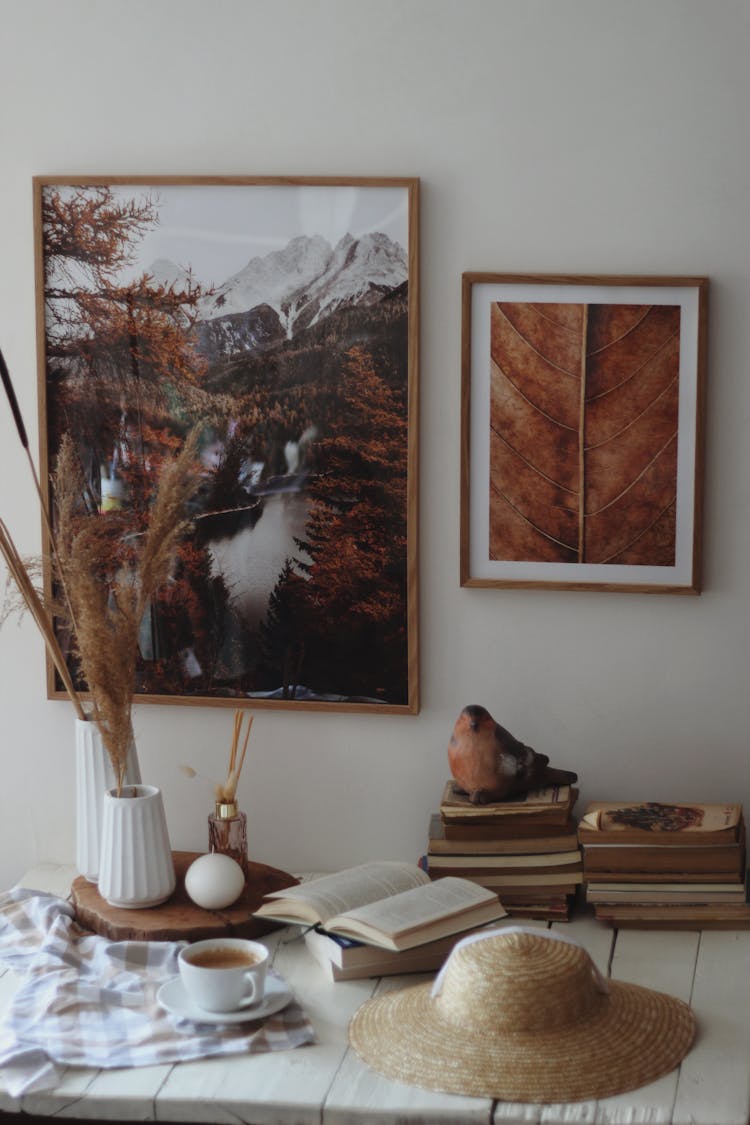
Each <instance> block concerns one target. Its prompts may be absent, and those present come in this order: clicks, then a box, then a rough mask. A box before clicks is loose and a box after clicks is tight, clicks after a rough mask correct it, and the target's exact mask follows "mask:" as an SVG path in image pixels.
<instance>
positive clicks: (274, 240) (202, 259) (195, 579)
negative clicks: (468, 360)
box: [34, 176, 419, 713]
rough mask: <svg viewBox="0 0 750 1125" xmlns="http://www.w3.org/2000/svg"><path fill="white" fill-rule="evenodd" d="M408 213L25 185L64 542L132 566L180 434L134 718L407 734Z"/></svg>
mask: <svg viewBox="0 0 750 1125" xmlns="http://www.w3.org/2000/svg"><path fill="white" fill-rule="evenodd" d="M418 189H419V184H418V181H417V180H416V179H390V178H389V179H359V178H358V179H347V178H328V177H326V178H312V179H302V178H283V179H275V178H267V177H266V178H246V177H220V178H219V177H216V178H214V177H202V178H185V177H151V178H147V177H90V176H89V177H75V178H70V177H68V178H61V177H44V176H40V177H37V178H36V179H35V181H34V201H35V234H36V264H37V305H38V325H39V329H38V340H39V349H38V350H39V398H40V422H41V426H40V428H41V444H42V457H41V462H42V479H43V480H46V479H49V474H50V473H51V472H52V471H53V470H54V468H55V464H56V460H57V457H58V451H59V450H60V448H61V443H62V442H63V441H64V440H65V448H66V450H67V449H68V448H69V446H70V441H69V440H68V439H71V440H72V444H73V448H74V451H75V458H76V461H77V471H78V472H80V476H81V480H82V482H83V483H82V486H81V489H80V495H78V496H77V498H76V500H75V503H74V505H73V507H74V513H73V515H74V519H75V521H77V523H76V526H81V527H86V528H89V529H90V528H96V529H97V532H96V533H97V534H98V536H99V539H100V540H101V539H102V537H104V538H105V539H106V536H107V535H108V534H112V535H114V534H115V531H114V530H112V529H114V528H117V529H119V530H118V531H117V535H118V537H119V541H120V542H121V541H122V537H123V534H124V535H126V536H128V537H130V542H131V543H137V540H138V536H139V535H140V534H142V528H143V521H144V518H145V516H144V514H147V513H148V510H149V504H150V503H151V502H152V497H153V494H154V482H155V479H156V477H157V475H158V472H159V468H160V466H161V464H163V463H164V461H165V458H167V457H168V456H169V455H171V454H173V453H175V452H177V451H179V450H180V449H182V448H183V446H184V444H185V441H186V437H187V435H188V434H190V435H191V439H190V440H191V443H192V442H193V441H194V440H196V439H195V436H194V435H195V434H196V433H197V435H198V436H197V446H196V454H195V472H196V473H198V474H199V475H200V486H199V488H198V490H197V492H196V493H195V496H194V499H193V500H192V506H191V510H190V513H189V514H190V529H189V534H187V535H186V536H185V537H184V539H183V540H182V542H181V544H180V547H179V550H178V552H177V556H176V559H175V562H174V565H173V568H172V572H171V577H170V580H169V582H168V583H167V584H166V585H165V586H164V588H163V589H161V590H160V591H159V593H158V595H157V596H155V597H154V598H153V599H152V602H151V604H150V607H149V611H148V613H147V614H146V616H145V617H144V619H143V622H142V625H141V630H140V638H139V667H138V682H139V696H138V698H139V699H143V700H146V701H149V700H150V701H155V702H159V701H163V702H170V703H174V702H186V703H208V704H217V705H218V704H222V703H224V704H227V705H232V706H236V705H237V702H238V701H240V700H247V701H251V702H252V704H253V706H256V705H257V706H272V707H284V708H300V707H303V708H308V709H329V710H362V711H367V712H383V711H388V712H407V713H415V712H416V711H417V710H418V672H417V651H418V650H417V569H416V568H417V542H416V536H417V513H416V497H417V481H416V473H417V378H418V376H417V363H418V241H417V231H418V215H417V210H418ZM191 448H192V444H191ZM53 509H54V505H53ZM53 518H54V511H53ZM86 521H89V522H88V523H87V522H86ZM117 565H118V564H117V562H116V557H115V555H114V553H113V555H112V559H111V566H112V567H116V566H117ZM46 583H47V589H48V592H49V593H50V594H51V593H53V592H54V591H53V588H52V585H53V584H52V580H51V576H50V574H49V573H48V574H47V575H46ZM59 639H60V641H61V644H62V646H63V647H64V649H65V653H66V660H67V662H68V664H69V666H70V669H71V671H72V673H73V675H74V676H75V677H78V680H79V683H80V673H79V669H78V667H77V660H76V653H75V651H73V649H72V646H70V645H69V644H68V645H67V647H66V636H65V632H64V629H63V628H62V627H61V628H60V635H59ZM48 684H49V688H50V693H51V694H52V695H55V694H59V691H58V689H59V684H58V683H57V682H56V680H55V678H54V674H53V670H52V669H51V668H50V669H49V670H48ZM81 687H82V688H85V684H81Z"/></svg>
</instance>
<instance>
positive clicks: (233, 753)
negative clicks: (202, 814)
mask: <svg viewBox="0 0 750 1125" xmlns="http://www.w3.org/2000/svg"><path fill="white" fill-rule="evenodd" d="M253 717H254V716H253V715H248V722H247V730H246V731H245V740H244V742H243V744H242V752H241V753H240V755H239V759H238V757H237V751H238V748H239V744H240V736H241V734H242V724H243V722H244V721H245V712H244V711H235V713H234V732H233V736H232V746H231V749H230V752H229V770H228V773H227V779H226V781H225V782H224V784H223V785H222V786H220V794H219V797H218V799H219V800H220V801H223V802H225V803H227V804H230V803H232V802H233V801H234V799H235V797H236V795H237V784H238V782H239V780H240V773H241V772H242V766H243V765H244V762H245V752H246V750H247V744H248V741H249V739H250V730H251V729H252V725H253Z"/></svg>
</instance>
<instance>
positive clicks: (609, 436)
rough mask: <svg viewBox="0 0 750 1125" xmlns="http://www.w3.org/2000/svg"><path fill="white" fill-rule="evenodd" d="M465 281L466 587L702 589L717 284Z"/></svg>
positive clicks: (470, 276)
mask: <svg viewBox="0 0 750 1125" xmlns="http://www.w3.org/2000/svg"><path fill="white" fill-rule="evenodd" d="M462 282H463V292H462V299H463V309H462V412H461V437H462V443H461V449H462V456H461V584H462V585H463V586H508V587H547V588H550V589H578V590H594V589H599V590H624V591H640V592H647V593H691V594H697V593H699V592H700V583H701V565H700V563H701V480H702V473H703V428H704V426H703V420H704V409H703V402H704V388H705V367H706V318H707V298H708V281H707V279H705V278H683V277H658V278H655V277H587V276H548V275H507V274H485V273H467V274H464V276H463V279H462Z"/></svg>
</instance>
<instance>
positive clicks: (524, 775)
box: [448, 704, 578, 805]
mask: <svg viewBox="0 0 750 1125" xmlns="http://www.w3.org/2000/svg"><path fill="white" fill-rule="evenodd" d="M448 765H449V766H450V770H451V773H452V775H453V778H454V780H455V781H456V782H457V783H458V785H459V786H460V788H461V790H463V792H465V793H466V794H468V797H469V800H470V801H471V803H472V804H473V805H486V804H488V803H489V802H492V801H504V800H506V799H507V798H509V797H517V796H520V795H521V794H522V793H526V792H528V790H529V789H538V788H541V787H543V786H545V785H572V784H573V783H574V782H575V781H577V780H578V775H577V774H575V773H573V772H572V771H571V770H561V769H553V768H552V767H551V766H550V765H549V758H548V756H547V755H546V754H538V753H537V752H536V750H532V748H531V747H530V746H525V745H524V744H523V742H519V741H518V739H517V738H514V737H513V735H512V734H511V733H510V731H507V730H506V729H505V728H504V727H501V726H500V724H499V723H496V722H495V720H494V719H493V718H492V715H490V713H489V711H488V710H487V709H486V708H485V707H479V706H477V705H476V704H472V705H471V706H470V707H464V709H463V711H462V712H461V714H460V715H459V716H458V719H457V720H456V725H455V726H454V728H453V734H452V735H451V740H450V742H449V743H448Z"/></svg>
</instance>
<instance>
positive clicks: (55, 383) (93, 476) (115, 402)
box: [41, 185, 211, 690]
mask: <svg viewBox="0 0 750 1125" xmlns="http://www.w3.org/2000/svg"><path fill="white" fill-rule="evenodd" d="M157 221H158V215H157V207H156V202H155V200H154V199H153V198H152V197H151V196H150V195H148V194H145V195H141V196H140V197H133V196H132V193H130V192H119V193H118V192H116V191H115V190H113V189H112V188H111V187H107V186H85V187H77V188H76V187H66V188H62V189H58V188H57V187H54V186H51V185H47V186H45V187H44V188H43V189H42V194H41V222H42V239H43V250H44V255H43V260H44V277H43V300H44V313H45V343H46V353H45V360H46V378H47V385H48V393H47V404H48V418H47V427H48V429H47V441H48V456H49V460H50V465H52V464H53V463H54V460H55V456H56V453H57V450H58V448H59V446H60V442H61V439H62V436H63V434H65V433H68V434H70V435H71V436H72V437H73V440H74V443H75V449H76V454H77V457H78V459H79V462H80V466H81V469H82V471H83V479H84V488H83V495H82V496H81V498H80V510H79V512H78V518H79V520H81V519H82V518H83V517H84V513H85V511H86V510H88V513H89V515H90V514H91V513H92V512H94V511H97V510H99V509H102V510H104V509H107V508H108V507H109V506H111V507H112V508H113V509H118V508H121V507H122V508H124V509H127V510H123V511H117V510H111V511H108V512H107V518H106V520H104V519H103V517H100V518H102V520H103V522H102V525H101V527H100V528H98V529H97V530H98V532H99V534H100V535H102V536H105V537H106V536H109V539H110V540H111V548H110V552H109V559H108V569H109V571H110V574H116V573H117V572H118V569H119V568H121V567H123V566H128V565H129V564H131V563H132V557H133V553H134V551H136V548H137V544H138V543H139V542H140V541H141V539H142V535H143V532H144V531H145V529H146V526H147V518H148V517H147V512H148V510H149V506H150V504H151V501H152V498H153V494H154V489H155V485H156V482H157V480H158V478H159V474H160V470H161V466H162V462H163V461H164V458H165V457H166V456H167V455H169V454H172V453H174V452H176V451H177V450H178V449H179V448H180V446H181V445H182V443H183V439H184V437H185V434H186V432H187V430H188V428H189V425H190V422H191V421H193V420H195V418H196V416H197V415H198V414H199V410H200V407H201V406H202V405H204V404H205V401H206V399H207V398H208V396H207V395H206V394H205V392H204V391H203V389H202V386H201V380H202V377H203V375H204V373H205V361H204V360H203V359H202V358H201V356H200V354H199V352H198V350H197V347H196V343H195V339H194V333H193V327H194V321H195V317H196V313H197V307H198V301H199V299H200V297H201V296H202V292H201V289H200V287H199V286H197V285H195V284H194V283H193V281H192V278H191V275H190V274H189V273H188V274H187V275H186V279H185V280H184V282H181V283H179V284H173V285H169V284H164V283H158V282H156V281H155V280H154V279H153V278H152V277H151V276H150V275H149V274H148V273H140V274H138V273H137V271H136V269H135V263H136V248H137V244H138V242H139V241H140V240H141V239H142V238H143V236H144V235H145V233H146V232H147V231H148V230H149V229H150V228H151V227H153V226H154V225H155V224H156V223H157ZM129 275H132V279H130V277H129ZM115 483H116V485H117V488H115ZM105 486H106V489H107V495H106V496H105ZM210 582H211V576H210V574H209V572H208V564H207V561H206V559H205V558H204V555H203V553H202V552H200V551H197V550H191V549H190V547H189V545H183V547H182V549H181V551H180V558H179V563H178V565H177V567H176V569H175V571H174V572H173V574H172V576H171V582H170V585H169V587H168V588H167V589H162V590H161V591H159V593H158V596H155V597H154V599H153V600H152V601H151V603H150V605H149V607H148V611H147V620H145V621H144V622H143V624H142V627H141V638H140V647H141V655H142V657H143V660H144V661H146V662H148V665H149V677H148V678H149V679H150V686H151V690H159V688H162V689H164V688H174V687H176V685H175V684H174V683H173V678H174V675H175V672H174V670H173V671H171V672H170V671H169V669H170V660H173V658H174V654H175V652H176V651H178V650H180V649H182V648H185V647H186V646H187V644H188V643H191V644H192V648H193V650H194V653H195V650H199V655H198V657H197V660H198V662H199V663H200V664H201V665H205V663H206V662H207V658H208V656H209V655H210V652H211V643H210V640H211V638H210V629H209V621H208V617H207V608H206V603H205V599H204V598H203V597H198V596H197V590H200V591H201V592H202V593H203V592H205V590H206V588H207V587H208V586H209V584H210ZM144 668H145V665H142V667H141V669H140V670H139V673H138V674H139V676H140V675H141V674H142V672H143V670H144ZM170 677H171V679H170ZM139 686H140V685H139Z"/></svg>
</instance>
